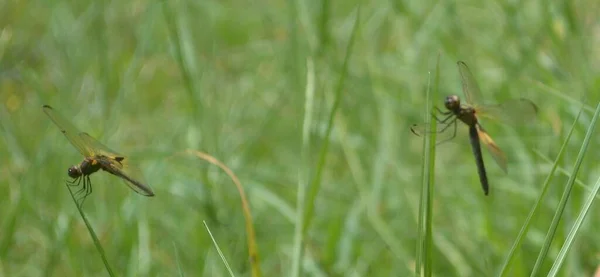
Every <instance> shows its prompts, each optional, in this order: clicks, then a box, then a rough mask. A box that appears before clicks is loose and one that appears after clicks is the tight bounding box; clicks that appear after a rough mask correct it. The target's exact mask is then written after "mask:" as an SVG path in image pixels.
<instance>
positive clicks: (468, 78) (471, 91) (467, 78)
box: [457, 61, 481, 107]
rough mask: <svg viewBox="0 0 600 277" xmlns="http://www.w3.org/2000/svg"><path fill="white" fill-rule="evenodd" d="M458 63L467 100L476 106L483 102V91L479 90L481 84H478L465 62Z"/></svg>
mask: <svg viewBox="0 0 600 277" xmlns="http://www.w3.org/2000/svg"><path fill="white" fill-rule="evenodd" d="M457 64H458V72H460V80H461V82H462V90H463V93H464V94H465V100H466V101H467V104H469V105H472V106H474V107H476V106H477V104H480V103H481V102H480V100H481V96H480V95H481V91H480V90H479V85H477V81H475V77H473V74H472V73H471V70H469V67H468V66H467V64H466V63H465V62H463V61H458V62H457Z"/></svg>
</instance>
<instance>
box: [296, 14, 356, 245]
mask: <svg viewBox="0 0 600 277" xmlns="http://www.w3.org/2000/svg"><path fill="white" fill-rule="evenodd" d="M359 22H360V7H359V8H358V10H357V12H356V20H355V21H354V27H353V29H352V34H351V35H350V40H349V41H348V45H347V47H346V55H345V57H344V64H343V66H342V70H341V75H340V79H339V80H338V83H337V85H336V90H335V92H336V95H335V100H334V103H333V107H332V108H331V112H330V113H329V119H328V121H327V129H326V131H325V137H324V138H323V147H322V148H321V150H320V153H319V161H318V162H317V168H316V173H315V176H314V178H313V179H312V181H311V184H310V187H309V191H308V198H307V200H306V205H305V214H304V226H303V227H304V228H303V234H304V235H306V232H307V231H308V228H309V226H310V223H311V220H312V218H313V210H314V204H315V201H316V198H317V194H318V193H319V190H320V188H321V175H322V174H323V169H324V168H325V162H326V160H327V150H328V149H329V138H330V137H331V131H332V129H333V121H334V119H335V115H336V113H337V111H338V109H339V106H340V103H341V102H342V97H343V92H344V83H345V81H346V76H347V75H348V63H349V62H350V56H351V54H352V50H353V46H354V41H355V39H356V36H357V33H358V26H359Z"/></svg>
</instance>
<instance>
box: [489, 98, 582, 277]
mask: <svg viewBox="0 0 600 277" xmlns="http://www.w3.org/2000/svg"><path fill="white" fill-rule="evenodd" d="M583 110H584V108H583V106H582V108H581V109H579V113H578V114H577V116H576V117H575V120H574V121H573V125H571V129H570V130H569V133H568V134H567V137H566V138H565V141H564V142H563V144H562V146H561V148H560V151H558V155H557V156H556V159H555V160H554V163H553V164H552V168H551V169H550V172H548V176H547V177H546V180H545V181H544V185H543V187H542V192H541V193H540V195H539V196H538V198H537V200H536V201H535V205H533V208H532V209H531V211H530V212H529V214H528V215H527V218H526V219H525V222H524V223H523V227H521V230H520V231H519V234H518V235H517V238H516V239H515V242H514V243H513V245H512V247H511V248H510V250H509V251H508V255H507V256H506V259H505V260H504V264H502V267H501V268H500V274H499V276H509V275H508V271H509V269H510V268H511V266H512V265H513V264H514V262H515V257H516V253H517V249H519V247H521V245H522V244H523V240H524V239H525V237H526V236H527V233H528V232H529V227H530V226H531V221H532V220H533V218H535V217H536V215H537V213H538V212H539V209H540V207H541V206H542V199H544V196H546V193H547V192H548V188H549V187H550V182H551V181H552V180H553V179H554V172H555V171H556V169H557V168H558V164H559V163H560V162H561V160H562V158H563V154H564V153H565V150H566V149H567V145H568V144H569V141H570V140H571V135H573V131H574V130H575V127H576V126H577V122H578V121H579V117H580V116H581V114H582V113H583Z"/></svg>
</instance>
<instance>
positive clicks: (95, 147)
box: [79, 132, 123, 158]
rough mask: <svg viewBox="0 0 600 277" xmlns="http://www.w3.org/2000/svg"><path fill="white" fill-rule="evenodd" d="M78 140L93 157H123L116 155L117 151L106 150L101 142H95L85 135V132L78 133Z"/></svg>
mask: <svg viewBox="0 0 600 277" xmlns="http://www.w3.org/2000/svg"><path fill="white" fill-rule="evenodd" d="M79 138H80V140H81V141H82V142H83V144H84V145H85V147H87V148H88V151H89V152H91V153H92V154H93V155H104V156H107V157H111V158H114V157H122V156H123V155H121V154H119V153H117V151H114V150H112V149H110V148H108V147H107V146H106V145H104V144H102V143H101V142H99V141H97V140H96V139H95V138H93V137H92V136H90V135H89V134H88V133H85V132H81V133H79Z"/></svg>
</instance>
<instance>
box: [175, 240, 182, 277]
mask: <svg viewBox="0 0 600 277" xmlns="http://www.w3.org/2000/svg"><path fill="white" fill-rule="evenodd" d="M173 250H174V251H173V253H174V254H175V261H176V262H177V273H179V276H180V277H184V276H185V272H183V266H182V265H181V258H179V251H178V249H177V245H176V244H175V242H173Z"/></svg>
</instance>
